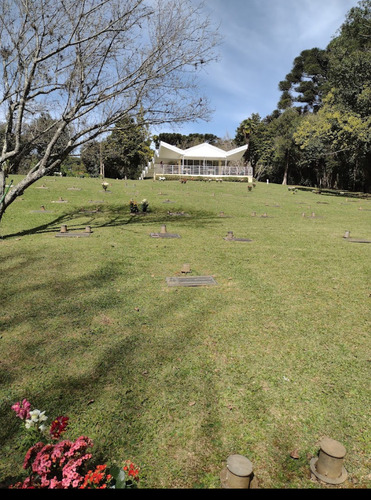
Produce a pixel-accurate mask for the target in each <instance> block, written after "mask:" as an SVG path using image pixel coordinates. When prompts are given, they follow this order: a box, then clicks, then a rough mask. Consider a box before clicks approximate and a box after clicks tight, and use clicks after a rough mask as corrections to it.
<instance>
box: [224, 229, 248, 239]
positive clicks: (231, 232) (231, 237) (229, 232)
mask: <svg viewBox="0 0 371 500" xmlns="http://www.w3.org/2000/svg"><path fill="white" fill-rule="evenodd" d="M224 239H225V240H226V241H252V240H250V239H249V238H235V237H234V236H233V231H228V234H227V236H225V238H224Z"/></svg>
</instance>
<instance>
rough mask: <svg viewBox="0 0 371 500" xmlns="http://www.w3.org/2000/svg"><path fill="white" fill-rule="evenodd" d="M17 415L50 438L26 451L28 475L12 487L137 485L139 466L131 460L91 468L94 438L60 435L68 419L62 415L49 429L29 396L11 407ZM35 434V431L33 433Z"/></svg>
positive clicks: (114, 486)
mask: <svg viewBox="0 0 371 500" xmlns="http://www.w3.org/2000/svg"><path fill="white" fill-rule="evenodd" d="M12 409H13V410H14V411H15V413H16V416H17V417H19V418H20V419H21V420H23V421H24V422H25V428H26V429H27V430H28V431H32V432H34V433H39V436H38V437H41V436H42V437H43V438H47V439H48V438H49V440H50V441H51V442H49V443H46V444H44V442H42V441H37V442H36V444H34V445H33V446H31V447H30V448H29V450H28V451H27V453H26V456H25V459H24V462H23V468H24V469H28V472H29V475H28V477H27V478H26V479H25V480H24V481H23V482H18V483H16V484H14V485H12V486H10V489H70V488H77V489H106V488H110V489H113V488H117V489H119V488H120V489H121V488H134V487H136V485H137V483H138V481H139V468H138V467H137V466H136V465H135V464H133V463H132V462H131V461H130V460H127V461H126V462H125V464H124V466H123V467H118V466H117V465H113V466H112V467H111V468H108V467H107V465H106V464H101V465H96V466H95V469H94V470H93V469H89V470H88V462H89V461H90V460H91V459H92V454H91V453H90V452H89V451H88V450H89V449H90V448H92V447H93V441H92V440H91V439H89V438H88V437H87V436H80V437H78V438H77V439H76V440H75V441H71V440H68V439H65V440H62V441H60V440H59V438H60V437H61V435H62V434H63V433H64V432H65V431H66V429H67V426H68V421H69V418H68V417H66V416H59V417H57V418H56V419H54V420H53V421H52V423H51V425H50V428H49V429H48V427H47V426H46V424H45V422H46V420H47V419H48V417H47V416H46V415H45V412H41V411H40V410H37V409H35V410H31V404H30V403H29V401H27V399H23V401H21V402H18V403H15V404H14V405H13V406H12ZM34 436H36V434H34Z"/></svg>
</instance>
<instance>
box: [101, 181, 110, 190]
mask: <svg viewBox="0 0 371 500" xmlns="http://www.w3.org/2000/svg"><path fill="white" fill-rule="evenodd" d="M108 186H109V183H108V182H102V187H103V189H104V190H105V191H107V188H108Z"/></svg>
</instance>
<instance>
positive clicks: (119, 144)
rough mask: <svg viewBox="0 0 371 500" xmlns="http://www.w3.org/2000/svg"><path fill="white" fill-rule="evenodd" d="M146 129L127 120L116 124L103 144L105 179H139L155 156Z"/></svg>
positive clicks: (131, 120)
mask: <svg viewBox="0 0 371 500" xmlns="http://www.w3.org/2000/svg"><path fill="white" fill-rule="evenodd" d="M150 143H151V140H150V137H149V133H148V130H147V129H146V127H144V126H142V125H140V124H138V123H136V122H135V120H134V119H125V120H121V121H119V122H117V123H115V127H114V129H113V131H112V132H111V134H110V135H109V136H108V137H107V139H106V140H105V141H104V142H103V144H102V150H103V160H102V161H103V163H104V175H105V177H110V178H116V179H124V178H125V177H126V178H128V179H137V178H138V176H139V174H140V172H141V170H143V168H144V167H145V166H146V165H147V164H148V162H149V161H150V159H151V158H152V156H153V151H152V150H151V149H150Z"/></svg>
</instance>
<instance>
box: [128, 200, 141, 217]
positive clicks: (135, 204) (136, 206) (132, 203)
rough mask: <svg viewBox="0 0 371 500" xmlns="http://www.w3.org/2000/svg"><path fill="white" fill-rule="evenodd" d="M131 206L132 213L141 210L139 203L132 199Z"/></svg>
mask: <svg viewBox="0 0 371 500" xmlns="http://www.w3.org/2000/svg"><path fill="white" fill-rule="evenodd" d="M129 206H130V213H131V214H136V213H138V212H139V209H138V203H137V202H136V201H135V200H130V203H129Z"/></svg>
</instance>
